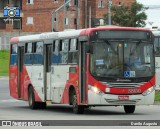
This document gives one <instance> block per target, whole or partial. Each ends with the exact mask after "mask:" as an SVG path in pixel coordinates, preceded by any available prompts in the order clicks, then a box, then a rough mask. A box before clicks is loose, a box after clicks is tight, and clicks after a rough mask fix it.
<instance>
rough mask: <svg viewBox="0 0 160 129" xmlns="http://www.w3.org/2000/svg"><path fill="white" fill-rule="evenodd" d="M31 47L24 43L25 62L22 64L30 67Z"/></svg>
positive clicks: (29, 44) (30, 44)
mask: <svg viewBox="0 0 160 129" xmlns="http://www.w3.org/2000/svg"><path fill="white" fill-rule="evenodd" d="M32 58H33V45H32V43H26V44H25V61H24V64H26V65H32V61H33V59H32Z"/></svg>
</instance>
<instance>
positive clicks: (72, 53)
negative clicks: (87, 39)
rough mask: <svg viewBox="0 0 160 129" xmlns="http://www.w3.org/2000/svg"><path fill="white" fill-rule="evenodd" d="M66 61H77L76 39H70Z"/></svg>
mask: <svg viewBox="0 0 160 129" xmlns="http://www.w3.org/2000/svg"><path fill="white" fill-rule="evenodd" d="M70 41H71V42H70V48H69V53H68V54H69V56H68V63H76V64H77V63H78V44H77V39H71V40H70Z"/></svg>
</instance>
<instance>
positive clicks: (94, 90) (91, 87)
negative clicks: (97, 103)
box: [88, 85, 104, 95]
mask: <svg viewBox="0 0 160 129" xmlns="http://www.w3.org/2000/svg"><path fill="white" fill-rule="evenodd" d="M88 88H89V89H90V90H91V91H92V92H94V93H96V94H98V95H103V94H104V93H103V92H102V91H101V90H99V89H98V88H97V87H95V86H91V85H88Z"/></svg>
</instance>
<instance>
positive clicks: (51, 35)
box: [10, 26, 150, 43]
mask: <svg viewBox="0 0 160 129" xmlns="http://www.w3.org/2000/svg"><path fill="white" fill-rule="evenodd" d="M96 30H97V31H98V30H140V31H150V30H148V29H145V28H135V27H119V26H103V27H96V28H87V29H79V30H69V31H62V32H46V33H41V34H35V35H27V36H20V37H13V38H11V39H10V43H24V42H34V41H42V40H45V39H47V40H51V39H55V40H56V39H65V38H66V37H70V38H74V37H78V36H80V35H89V34H91V32H93V31H96Z"/></svg>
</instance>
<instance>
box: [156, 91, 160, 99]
mask: <svg viewBox="0 0 160 129" xmlns="http://www.w3.org/2000/svg"><path fill="white" fill-rule="evenodd" d="M155 101H156V102H160V91H156V94H155Z"/></svg>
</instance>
